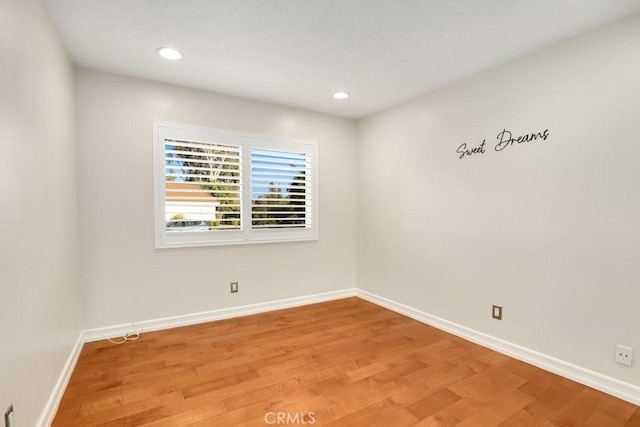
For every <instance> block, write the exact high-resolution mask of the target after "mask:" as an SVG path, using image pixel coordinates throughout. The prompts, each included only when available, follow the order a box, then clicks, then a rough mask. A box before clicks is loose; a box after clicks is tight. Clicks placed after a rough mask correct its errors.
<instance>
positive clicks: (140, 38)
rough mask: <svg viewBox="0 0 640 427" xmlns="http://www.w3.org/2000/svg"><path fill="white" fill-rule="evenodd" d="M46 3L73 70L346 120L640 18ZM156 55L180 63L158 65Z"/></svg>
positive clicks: (503, 4) (330, 0) (529, 1)
mask: <svg viewBox="0 0 640 427" xmlns="http://www.w3.org/2000/svg"><path fill="white" fill-rule="evenodd" d="M42 1H43V3H44V5H45V7H46V9H47V11H48V12H49V15H50V16H51V19H52V20H53V23H54V25H55V27H56V28H57V31H58V33H59V34H60V36H61V38H62V41H63V43H64V45H65V47H66V49H67V51H68V53H69V55H70V57H71V59H72V61H73V62H74V63H75V64H77V65H80V66H83V67H88V68H94V69H99V70H105V71H110V72H114V73H119V74H125V75H130V76H136V77H142V78H147V79H152V80H158V81H162V82H168V83H173V84H177V85H182V86H188V87H193V88H198V89H204V90H209V91H213V92H217V93H223V94H229V95H235V96H241V97H248V98H252V99H258V100H263V101H268V102H273V103H277V104H282V105H288V106H294V107H301V108H305V109H308V110H313V111H319V112H324V113H330V114H334V115H338V116H343V117H350V118H360V117H363V116H366V115H369V114H372V113H374V112H377V111H380V110H383V109H385V108H388V107H391V106H393V105H396V104H399V103H401V102H403V101H406V100H408V99H412V98H415V97H417V96H420V95H422V94H425V93H427V92H430V91H433V90H434V89H437V88H439V87H442V86H444V85H447V84H450V83H453V82H455V81H457V80H460V79H463V78H465V77H469V76H472V75H474V74H477V73H478V72H480V71H482V70H485V69H487V68H490V67H494V66H496V65H499V64H502V63H505V62H507V61H509V60H511V59H514V58H517V57H519V56H522V55H525V54H527V53H530V52H533V51H535V50H538V49H541V48H543V47H545V46H548V45H550V44H553V43H555V42H557V41H559V40H562V39H565V38H568V37H571V36H574V35H576V34H579V33H582V32H585V31H587V30H589V29H592V28H595V27H598V26H601V25H604V24H606V23H608V22H611V21H614V20H616V19H619V18H622V17H624V16H626V15H630V14H632V13H635V12H639V11H640V0H474V1H472V0H180V1H176V0H42ZM161 46H170V47H174V48H176V49H178V50H180V51H181V52H182V54H183V55H184V56H183V58H182V59H181V60H180V61H167V60H165V59H162V58H161V57H159V56H158V55H157V54H156V49H157V48H159V47H161ZM336 91H346V92H348V93H349V94H350V95H351V97H350V98H349V99H347V100H342V101H340V100H336V99H333V97H332V96H331V95H332V94H333V93H334V92H336Z"/></svg>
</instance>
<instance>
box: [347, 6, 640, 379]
mask: <svg viewBox="0 0 640 427" xmlns="http://www.w3.org/2000/svg"><path fill="white" fill-rule="evenodd" d="M638 46H640V15H635V16H633V17H631V18H628V19H625V20H623V21H620V22H618V23H614V24H612V25H609V26H606V27H603V28H602V29H600V30H597V31H595V32H591V33H588V34H586V35H583V36H580V37H577V38H575V39H571V40H569V41H566V42H563V43H560V44H558V45H556V46H554V47H552V48H550V49H546V50H544V51H541V52H539V53H537V54H534V55H530V56H527V57H525V58H522V59H520V60H517V61H514V62H511V63H509V64H507V65H504V66H502V67H499V68H496V69H493V70H491V71H487V72H484V73H482V74H480V75H478V76H476V77H474V78H471V79H468V80H465V81H462V82H460V83H458V84H455V85H453V86H450V87H448V88H445V89H442V90H440V91H437V92H435V93H432V94H430V95H427V96H424V97H422V98H420V99H417V100H414V101H412V102H409V103H406V104H404V105H401V106H398V107H396V108H392V109H390V110H387V111H384V112H381V113H379V114H376V115H374V116H372V117H369V118H366V119H364V120H361V121H360V122H359V128H358V131H359V135H358V138H359V139H358V225H359V227H358V247H357V253H358V261H357V263H358V270H357V271H358V287H359V288H362V289H364V290H367V291H370V292H373V293H375V294H378V295H381V296H383V297H386V298H389V299H392V300H395V301H398V302H401V303H404V304H407V305H409V306H411V307H414V308H417V309H419V310H422V311H424V312H427V313H430V314H432V315H435V316H439V317H441V318H444V319H446V320H449V321H452V322H455V323H458V324H460V325H463V326H466V327H469V328H472V329H475V330H478V331H481V332H484V333H487V334H489V335H492V336H494V337H498V338H502V339H504V340H506V341H509V342H511V343H515V344H520V345H522V346H525V347H528V348H530V349H533V350H535V351H538V352H541V353H544V354H547V355H550V356H553V357H556V358H558V359H561V360H564V361H567V362H570V363H573V364H576V365H579V366H582V367H585V368H587V369H590V370H593V371H596V372H599V373H602V374H605V375H608V376H611V377H614V378H617V379H620V380H623V381H625V382H627V383H631V384H634V385H636V386H638V385H640V369H638V367H637V364H636V365H634V367H633V368H627V367H623V366H621V365H617V364H615V363H614V351H615V345H616V344H624V345H627V346H630V347H633V348H636V349H638V348H640V334H638V325H640V283H639V282H638V277H639V274H638V273H639V270H638V268H639V264H638V259H639V255H640V225H639V223H638V219H639V218H640V190H639V188H638V184H639V183H640V163H639V159H640V116H639V114H640V55H638ZM505 128H506V129H509V130H511V131H512V132H514V135H524V134H526V133H529V132H538V131H544V130H545V129H549V131H550V136H549V138H548V139H547V140H546V141H539V140H538V141H534V142H528V143H524V144H521V145H518V144H516V146H510V147H508V148H507V149H505V150H503V151H500V152H497V151H495V149H494V145H495V144H496V142H497V140H496V136H497V135H498V133H499V132H500V131H502V130H503V129H505ZM483 139H486V153H484V154H475V155H473V156H471V157H466V158H463V159H459V158H458V157H459V156H458V154H457V153H456V150H457V148H458V147H459V146H460V145H461V144H462V143H467V144H468V145H469V146H472V147H473V146H478V145H479V144H480V143H481V142H482V141H483ZM492 304H502V305H503V306H504V318H503V320H502V321H496V320H493V319H491V318H490V313H491V305H492ZM636 359H637V358H636Z"/></svg>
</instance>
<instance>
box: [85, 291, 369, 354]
mask: <svg viewBox="0 0 640 427" xmlns="http://www.w3.org/2000/svg"><path fill="white" fill-rule="evenodd" d="M353 296H356V289H355V288H352V289H343V290H339V291H332V292H325V293H321V294H314V295H306V296H302V297H294V298H287V299H283V300H276V301H268V302H263V303H258V304H250V305H243V306H239V307H232V308H223V309H219V310H211V311H205V312H201V313H193V314H185V315H181V316H172V317H165V318H162V319H155V320H144V321H140V322H136V323H135V325H137V326H138V329H140V328H142V329H143V330H144V332H151V331H159V330H163V329H170V328H177V327H180V326H189V325H196V324H199V323H205V322H213V321H216V320H223V319H231V318H233V317H240V316H248V315H251V314H258V313H264V312H267V311H273V310H281V309H284V308H292V307H298V306H302V305H308V304H315V303H319V302H325V301H331V300H336V299H341V298H348V297H353ZM135 331H136V326H134V325H133V324H131V323H127V324H121V325H115V326H108V327H105V328H95V329H87V330H85V331H83V337H84V342H92V341H100V340H103V339H106V338H116V337H122V336H124V335H126V334H128V333H132V332H135Z"/></svg>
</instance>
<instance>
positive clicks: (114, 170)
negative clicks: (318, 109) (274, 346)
mask: <svg viewBox="0 0 640 427" xmlns="http://www.w3.org/2000/svg"><path fill="white" fill-rule="evenodd" d="M163 65H164V64H163ZM169 66H170V64H169ZM75 88H76V114H77V121H76V123H77V126H76V132H77V133H76V137H77V140H78V170H79V184H78V185H79V206H80V218H81V222H80V224H81V227H80V229H81V252H82V260H81V264H82V272H81V278H82V285H83V290H84V299H83V302H84V306H83V312H84V323H83V326H84V327H85V328H94V327H102V326H111V325H116V324H121V323H126V322H130V321H138V320H149V319H157V318H163V317H167V316H174V315H181V314H191V313H197V312H202V311H207V310H214V309H219V308H229V307H235V306H240V305H245V304H252V303H258V302H266V301H272V300H279V299H284V298H292V297H297V296H305V295H311V294H316V293H322V292H328V291H334V290H341V289H346V288H353V287H355V256H356V255H355V245H356V237H355V229H356V216H355V191H356V175H355V161H356V152H355V150H356V141H355V138H356V124H355V122H354V121H352V120H347V119H340V118H335V117H331V116H327V115H323V114H317V113H312V112H307V111H303V110H297V109H292V108H286V107H280V106H276V105H271V104H265V103H260V102H256V101H251V100H246V99H240V98H234V97H229V96H224V95H217V94H213V93H207V92H202V91H198V90H192V89H186V88H181V87H177V86H171V85H167V84H161V83H156V82H151V81H147V80H140V79H134V78H129V77H123V76H118V75H113V74H108V73H103V72H97V71H92V70H87V69H77V70H76V85H75ZM153 120H163V121H171V122H178V123H186V124H193V125H198V126H210V127H216V128H221V129H229V130H234V131H245V132H249V133H258V134H264V135H272V136H280V137H286V138H294V139H295V138H298V139H303V140H312V141H316V142H317V144H318V155H319V185H320V193H319V196H320V222H319V226H320V229H319V230H320V239H319V240H318V241H317V242H300V243H282V244H266V245H251V246H225V247H209V248H193V249H191V248H186V249H185V248H181V249H162V250H156V249H154V228H153V218H154V212H153V182H152V178H153V176H152V122H153ZM231 281H239V282H240V292H239V293H237V294H233V295H232V294H230V293H229V282H231Z"/></svg>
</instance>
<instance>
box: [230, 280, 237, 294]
mask: <svg viewBox="0 0 640 427" xmlns="http://www.w3.org/2000/svg"><path fill="white" fill-rule="evenodd" d="M236 292H238V282H231V293H232V294H235V293H236Z"/></svg>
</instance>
